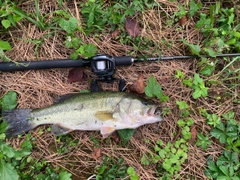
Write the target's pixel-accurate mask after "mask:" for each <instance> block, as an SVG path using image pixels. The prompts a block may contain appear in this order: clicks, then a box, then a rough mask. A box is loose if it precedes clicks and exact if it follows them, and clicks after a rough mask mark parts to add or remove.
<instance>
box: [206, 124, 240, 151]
mask: <svg viewBox="0 0 240 180" xmlns="http://www.w3.org/2000/svg"><path fill="white" fill-rule="evenodd" d="M210 134H211V135H212V136H213V137H215V138H217V139H219V141H220V143H221V144H225V147H226V149H228V150H233V151H235V152H238V153H240V138H239V137H240V123H237V122H236V121H235V120H234V121H227V122H226V124H224V123H223V122H220V123H219V124H217V125H216V127H215V128H213V129H212V130H211V132H210Z"/></svg>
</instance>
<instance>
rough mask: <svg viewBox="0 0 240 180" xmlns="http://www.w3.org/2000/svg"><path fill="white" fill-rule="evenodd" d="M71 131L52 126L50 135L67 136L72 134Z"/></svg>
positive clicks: (55, 125)
mask: <svg viewBox="0 0 240 180" xmlns="http://www.w3.org/2000/svg"><path fill="white" fill-rule="evenodd" d="M72 131H73V130H72V129H68V128H65V127H61V126H59V125H57V124H53V125H52V128H51V133H52V134H54V135H55V136H59V135H63V134H68V133H70V132H72Z"/></svg>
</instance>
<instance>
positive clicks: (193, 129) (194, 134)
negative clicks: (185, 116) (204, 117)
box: [189, 125, 197, 144]
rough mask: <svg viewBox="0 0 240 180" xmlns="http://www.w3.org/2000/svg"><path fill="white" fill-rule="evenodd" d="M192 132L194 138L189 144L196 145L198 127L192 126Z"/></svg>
mask: <svg viewBox="0 0 240 180" xmlns="http://www.w3.org/2000/svg"><path fill="white" fill-rule="evenodd" d="M190 132H191V134H192V138H191V139H190V140H189V143H191V144H192V143H194V141H195V140H196V137H197V130H196V125H192V126H191V127H190Z"/></svg>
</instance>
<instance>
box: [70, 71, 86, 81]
mask: <svg viewBox="0 0 240 180" xmlns="http://www.w3.org/2000/svg"><path fill="white" fill-rule="evenodd" d="M84 80H86V74H84V72H83V68H73V69H71V70H70V71H69V73H68V82H70V83H72V82H77V81H79V82H81V81H84Z"/></svg>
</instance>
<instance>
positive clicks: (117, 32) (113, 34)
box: [111, 29, 121, 39]
mask: <svg viewBox="0 0 240 180" xmlns="http://www.w3.org/2000/svg"><path fill="white" fill-rule="evenodd" d="M120 34H121V31H120V30H119V29H115V30H114V31H113V32H112V33H111V36H112V38H113V39H115V38H116V37H117V36H119V35H120Z"/></svg>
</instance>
